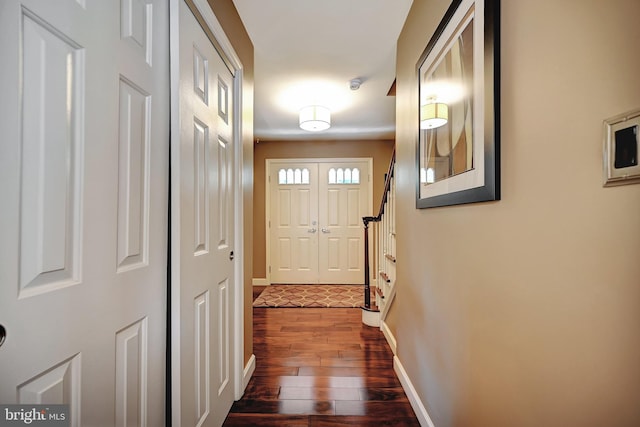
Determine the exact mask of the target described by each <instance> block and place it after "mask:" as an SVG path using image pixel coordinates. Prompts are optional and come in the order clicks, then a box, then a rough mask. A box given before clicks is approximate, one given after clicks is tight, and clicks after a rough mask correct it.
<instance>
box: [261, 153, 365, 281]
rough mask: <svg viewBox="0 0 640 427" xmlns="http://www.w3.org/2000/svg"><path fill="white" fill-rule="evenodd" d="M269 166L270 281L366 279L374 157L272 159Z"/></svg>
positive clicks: (268, 244) (268, 248)
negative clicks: (366, 218) (367, 221)
mask: <svg viewBox="0 0 640 427" xmlns="http://www.w3.org/2000/svg"><path fill="white" fill-rule="evenodd" d="M266 170H267V179H266V185H267V188H266V194H267V203H266V212H267V222H266V227H267V230H268V232H267V265H268V266H269V267H270V268H269V269H268V272H267V275H268V279H269V283H299V284H314V283H324V284H361V283H363V281H364V270H363V267H364V242H363V237H364V236H363V233H364V231H363V226H362V217H363V216H367V215H370V212H371V193H372V183H371V180H370V175H371V173H370V171H371V170H372V159H279V160H273V159H268V160H267V168H266ZM356 170H357V179H351V177H352V175H351V174H352V173H353V172H354V171H356ZM330 171H332V173H333V174H334V178H333V181H332V182H330V181H329V178H330V176H329V174H330ZM347 171H348V172H347ZM281 174H283V175H282V176H280V175H281ZM345 174H348V176H349V178H348V180H347V179H345ZM307 176H308V181H305V178H306V177H307ZM355 181H357V182H355Z"/></svg>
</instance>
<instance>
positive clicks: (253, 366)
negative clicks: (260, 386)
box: [242, 354, 256, 394]
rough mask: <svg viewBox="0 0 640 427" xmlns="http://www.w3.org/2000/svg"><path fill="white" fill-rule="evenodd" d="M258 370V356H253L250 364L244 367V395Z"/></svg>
mask: <svg viewBox="0 0 640 427" xmlns="http://www.w3.org/2000/svg"><path fill="white" fill-rule="evenodd" d="M255 370H256V356H255V354H252V355H251V357H250V358H249V362H247V365H246V366H245V367H244V370H243V371H242V393H243V394H244V390H245V389H246V388H247V384H249V380H250V379H251V377H252V376H253V371H255Z"/></svg>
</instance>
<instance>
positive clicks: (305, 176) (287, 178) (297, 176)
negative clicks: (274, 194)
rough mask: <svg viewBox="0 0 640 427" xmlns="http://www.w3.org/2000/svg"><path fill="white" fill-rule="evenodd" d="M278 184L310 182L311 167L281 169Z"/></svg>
mask: <svg viewBox="0 0 640 427" xmlns="http://www.w3.org/2000/svg"><path fill="white" fill-rule="evenodd" d="M278 184H287V185H288V184H309V169H307V168H303V169H299V168H296V169H292V168H289V169H280V170H279V171H278Z"/></svg>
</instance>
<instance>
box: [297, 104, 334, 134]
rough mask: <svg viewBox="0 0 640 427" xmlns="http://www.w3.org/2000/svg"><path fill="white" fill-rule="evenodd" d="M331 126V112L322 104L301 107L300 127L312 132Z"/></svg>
mask: <svg viewBox="0 0 640 427" xmlns="http://www.w3.org/2000/svg"><path fill="white" fill-rule="evenodd" d="M330 127H331V112H330V111H329V109H328V108H327V107H323V106H321V105H309V106H307V107H303V108H301V109H300V128H301V129H304V130H308V131H311V132H318V131H321V130H326V129H329V128H330Z"/></svg>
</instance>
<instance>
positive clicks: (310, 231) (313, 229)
mask: <svg viewBox="0 0 640 427" xmlns="http://www.w3.org/2000/svg"><path fill="white" fill-rule="evenodd" d="M316 231H318V230H316V229H315V228H310V229H308V230H307V233H315V232H316Z"/></svg>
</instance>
